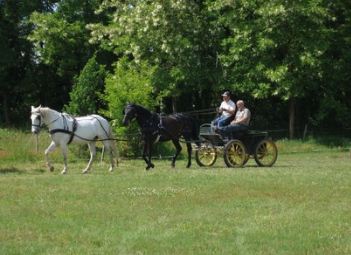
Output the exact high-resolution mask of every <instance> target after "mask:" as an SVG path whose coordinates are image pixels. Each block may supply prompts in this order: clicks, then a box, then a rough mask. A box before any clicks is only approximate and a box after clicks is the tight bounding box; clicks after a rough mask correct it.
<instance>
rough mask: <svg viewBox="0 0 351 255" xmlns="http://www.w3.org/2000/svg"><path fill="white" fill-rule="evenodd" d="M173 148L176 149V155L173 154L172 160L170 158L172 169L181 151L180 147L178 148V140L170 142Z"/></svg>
mask: <svg viewBox="0 0 351 255" xmlns="http://www.w3.org/2000/svg"><path fill="white" fill-rule="evenodd" d="M172 142H173V144H174V146H175V147H176V153H175V154H174V156H173V158H172V167H175V161H176V159H177V157H178V155H179V153H180V152H181V150H182V146H180V143H179V140H172Z"/></svg>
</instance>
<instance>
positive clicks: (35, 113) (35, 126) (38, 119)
mask: <svg viewBox="0 0 351 255" xmlns="http://www.w3.org/2000/svg"><path fill="white" fill-rule="evenodd" d="M40 109H41V105H40V106H38V107H34V106H32V107H31V116H30V118H31V120H32V133H34V134H38V133H39V132H40V128H41V126H42V114H41V111H40Z"/></svg>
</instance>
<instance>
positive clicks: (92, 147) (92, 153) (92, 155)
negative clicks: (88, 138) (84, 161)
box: [82, 142, 96, 174]
mask: <svg viewBox="0 0 351 255" xmlns="http://www.w3.org/2000/svg"><path fill="white" fill-rule="evenodd" d="M88 147H89V150H90V160H89V162H88V165H87V167H86V168H85V169H84V170H83V172H82V173H83V174H86V173H88V172H89V170H90V167H91V164H92V163H93V160H94V158H95V155H96V146H95V142H90V143H88Z"/></svg>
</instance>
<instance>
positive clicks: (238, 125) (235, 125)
mask: <svg viewBox="0 0 351 255" xmlns="http://www.w3.org/2000/svg"><path fill="white" fill-rule="evenodd" d="M236 105H237V107H238V110H237V112H236V114H235V118H234V120H233V121H232V122H230V124H229V125H228V126H224V127H216V128H215V132H216V133H219V134H220V135H222V136H229V135H231V134H233V133H235V132H245V131H247V130H248V129H249V124H250V119H251V112H250V110H249V109H247V108H246V107H245V103H244V101H243V100H238V101H237V102H236Z"/></svg>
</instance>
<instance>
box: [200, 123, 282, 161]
mask: <svg viewBox="0 0 351 255" xmlns="http://www.w3.org/2000/svg"><path fill="white" fill-rule="evenodd" d="M200 139H201V146H200V147H199V148H197V150H196V152H195V159H196V162H197V164H198V165H199V166H212V165H213V164H214V163H215V162H216V160H217V155H218V154H219V153H221V152H223V157H224V162H225V164H226V165H227V166H228V167H241V166H243V165H245V164H246V163H247V161H248V160H249V159H250V158H254V159H255V161H256V163H257V165H258V166H272V165H273V164H274V163H275V161H276V160H277V156H278V150H277V147H276V145H275V143H274V142H273V141H272V139H270V138H269V137H268V133H267V132H262V131H254V130H249V131H247V132H241V133H235V134H232V135H230V136H228V137H222V136H220V135H219V134H217V133H214V132H213V131H212V129H211V124H203V125H201V127H200Z"/></svg>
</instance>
